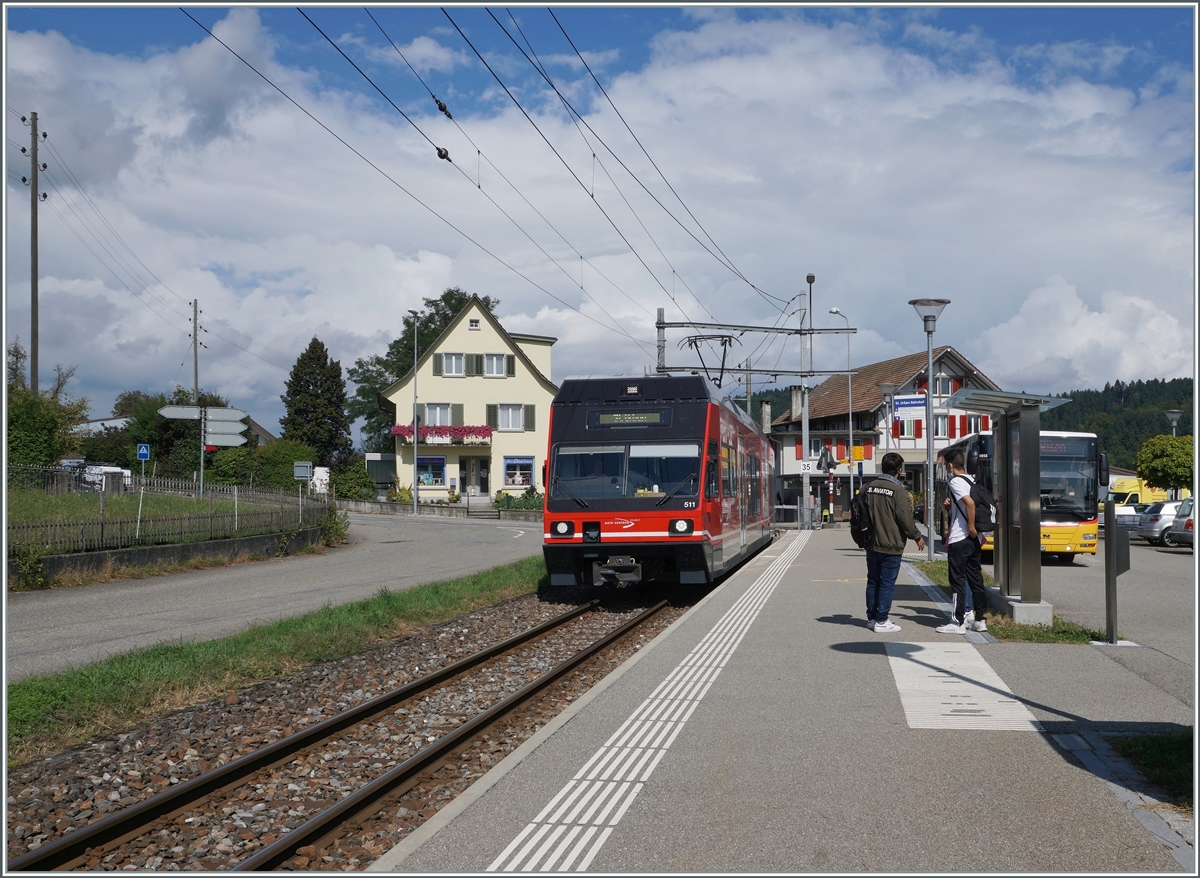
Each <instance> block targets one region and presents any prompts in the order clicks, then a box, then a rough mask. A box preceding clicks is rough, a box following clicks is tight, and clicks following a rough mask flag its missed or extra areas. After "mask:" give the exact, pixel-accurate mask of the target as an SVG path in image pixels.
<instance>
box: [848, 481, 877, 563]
mask: <svg viewBox="0 0 1200 878" xmlns="http://www.w3.org/2000/svg"><path fill="white" fill-rule="evenodd" d="M874 535H875V525H874V523H873V522H872V521H871V504H869V503H868V502H867V492H866V489H865V487H864V488H860V489H859V492H858V493H857V494H855V495H854V499H853V500H851V501H850V539H852V540H854V545H856V546H858V547H859V548H860V549H865V548H866V547H867V546H869V545H870V544H871V538H872V537H873V536H874Z"/></svg>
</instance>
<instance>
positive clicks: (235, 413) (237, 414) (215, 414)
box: [208, 408, 246, 421]
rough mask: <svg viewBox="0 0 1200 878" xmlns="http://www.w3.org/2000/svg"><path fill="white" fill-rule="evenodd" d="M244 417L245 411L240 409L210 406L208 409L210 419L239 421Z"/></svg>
mask: <svg viewBox="0 0 1200 878" xmlns="http://www.w3.org/2000/svg"><path fill="white" fill-rule="evenodd" d="M244 417H246V413H245V412H244V411H242V410H241V409H230V408H210V409H209V410H208V419H209V420H210V421H240V420H241V419H242V418H244Z"/></svg>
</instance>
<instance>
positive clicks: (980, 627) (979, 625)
mask: <svg viewBox="0 0 1200 878" xmlns="http://www.w3.org/2000/svg"><path fill="white" fill-rule="evenodd" d="M967 627H968V628H970V629H971V630H972V631H987V622H986V621H985V620H983V619H980V620H979V621H975V620H974V619H972V620H971V624H970V625H968V626H967Z"/></svg>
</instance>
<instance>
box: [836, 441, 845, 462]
mask: <svg viewBox="0 0 1200 878" xmlns="http://www.w3.org/2000/svg"><path fill="white" fill-rule="evenodd" d="M845 456H846V440H845V439H838V441H837V459H838V460H841V459H842V458H843V457H845Z"/></svg>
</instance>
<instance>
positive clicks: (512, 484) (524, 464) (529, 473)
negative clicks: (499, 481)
mask: <svg viewBox="0 0 1200 878" xmlns="http://www.w3.org/2000/svg"><path fill="white" fill-rule="evenodd" d="M532 484H533V458H532V457H506V458H504V487H506V488H528V487H529V486H530V485H532Z"/></svg>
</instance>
